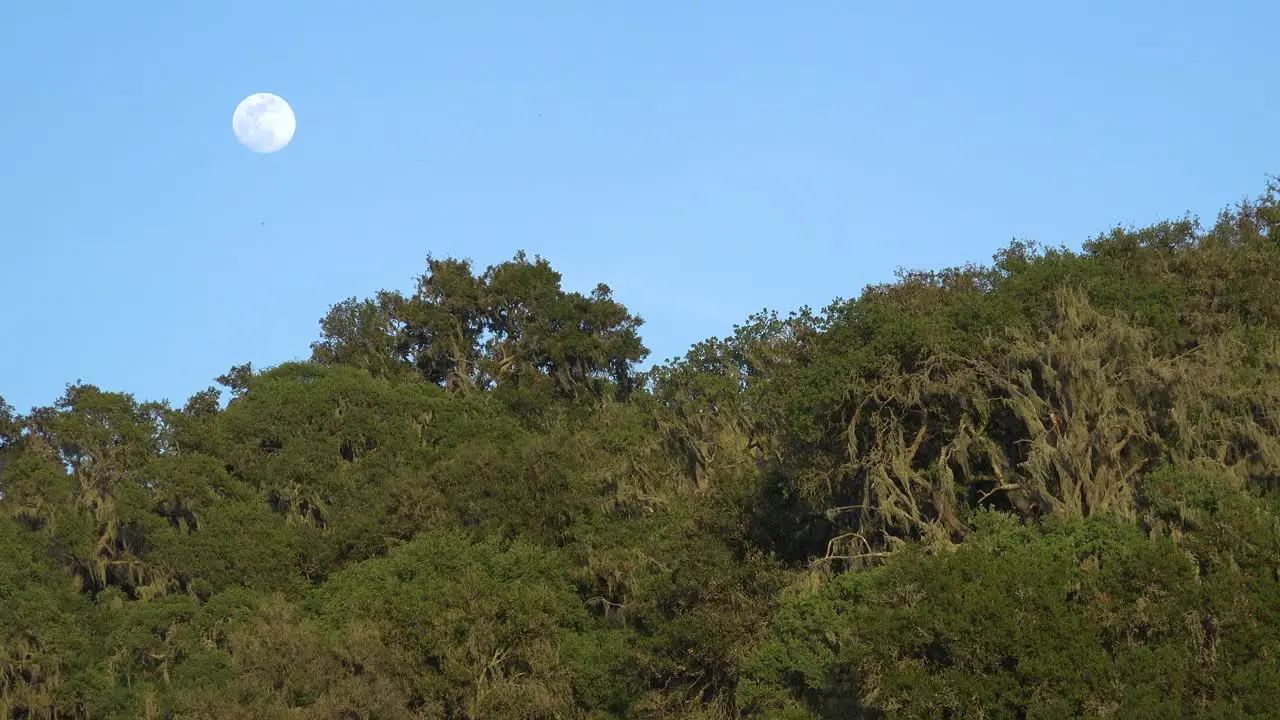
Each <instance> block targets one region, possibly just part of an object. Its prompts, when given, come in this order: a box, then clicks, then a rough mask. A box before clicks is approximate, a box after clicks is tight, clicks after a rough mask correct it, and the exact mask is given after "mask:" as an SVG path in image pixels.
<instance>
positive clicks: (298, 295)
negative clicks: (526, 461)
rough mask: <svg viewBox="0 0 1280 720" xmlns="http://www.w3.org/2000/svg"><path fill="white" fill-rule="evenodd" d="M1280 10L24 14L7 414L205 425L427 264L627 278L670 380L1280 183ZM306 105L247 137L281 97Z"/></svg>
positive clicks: (707, 6)
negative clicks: (810, 315) (239, 392)
mask: <svg viewBox="0 0 1280 720" xmlns="http://www.w3.org/2000/svg"><path fill="white" fill-rule="evenodd" d="M1276 27H1280V3H1275V2H1264V1H1262V0H1259V1H1257V2H1230V1H1228V0H1224V1H1222V2H1217V3H1209V2H1188V1H1181V0H1173V1H1166V2H1155V1H1154V0H1151V1H1149V2H1099V1H1093V0H1090V1H1077V2H1069V3H1066V2H1064V3H1035V2H1025V0H1022V1H1019V2H1013V1H1008V2H994V1H987V2H984V1H981V0H979V1H977V2H966V3H960V2H944V1H943V0H935V1H934V2H908V1H905V0H904V1H900V2H884V3H869V2H858V1H856V0H806V1H804V2H762V1H759V0H733V1H729V0H723V1H721V2H712V1H710V0H707V1H704V2H697V1H693V2H690V1H687V0H686V1H682V2H674V1H670V0H667V1H659V2H613V3H602V2H562V1H557V0H546V1H543V2H500V1H499V2H487V3H480V2H477V3H464V2H454V3H430V2H421V1H418V2H408V1H405V2H395V1H393V0H381V1H379V2H351V1H350V0H342V1H341V2H337V1H335V0H276V1H275V2H269V3H264V2H252V3H251V2H246V1H244V0H223V1H221V2H173V1H172V0H167V1H165V2H159V1H158V0H130V1H129V2H117V3H104V2H97V1H92V2H91V1H90V0H68V1H64V2H16V1H15V2H3V3H0V291H2V292H0V297H2V298H3V311H2V312H0V395H2V396H4V397H5V398H7V399H8V400H9V401H10V402H11V403H12V404H13V405H15V406H17V407H18V408H19V409H20V410H24V411H25V410H27V409H28V408H29V407H30V406H32V405H36V404H47V403H50V402H52V401H53V400H54V399H55V398H56V397H57V396H58V395H59V394H61V392H62V389H63V387H64V386H65V384H66V383H67V382H70V381H75V380H77V379H81V380H83V381H85V382H91V383H94V384H97V385H100V386H102V387H104V388H105V389H109V390H123V391H128V392H132V393H134V394H135V395H136V396H138V397H139V399H168V400H170V401H171V402H174V403H175V404H180V403H182V402H183V401H184V400H185V399H186V398H187V397H188V396H190V395H191V394H192V393H194V392H196V391H198V390H200V389H202V388H204V387H207V386H208V385H210V384H211V382H212V378H214V377H215V376H217V375H219V374H220V373H222V372H224V371H226V370H227V369H228V368H229V367H231V366H232V365H235V364H239V363H243V362H246V361H251V362H253V363H254V365H255V366H256V367H263V366H269V365H272V364H275V363H279V362H283V361H287V360H291V359H303V358H305V357H307V356H308V354H309V344H310V343H311V341H313V340H314V339H315V338H316V336H317V333H318V326H317V322H318V320H319V319H320V318H321V317H322V316H323V315H324V313H325V312H326V310H327V308H328V307H329V305H331V304H332V303H334V302H337V301H340V300H342V299H343V298H345V297H348V296H352V295H358V296H361V297H363V296H366V295H370V294H372V293H374V292H375V291H377V290H378V289H380V288H400V289H409V288H410V286H411V280H412V278H413V277H414V276H415V275H417V274H418V273H420V272H421V271H422V270H423V269H424V265H425V263H424V259H425V256H426V255H427V253H429V252H430V253H434V254H436V255H437V256H445V255H454V256H462V257H470V258H472V259H473V260H474V261H475V263H476V264H477V265H478V266H479V267H480V268H483V267H485V266H487V265H489V264H492V263H496V262H500V261H502V260H505V259H509V258H510V257H511V256H512V255H514V254H515V252H516V251H517V250H519V249H522V248H523V249H525V250H527V251H528V253H529V254H530V255H535V254H538V255H542V256H543V257H546V258H547V259H548V260H550V261H551V263H552V265H553V266H554V267H555V268H556V269H558V270H560V271H561V272H562V273H563V274H564V280H565V285H566V286H567V288H568V289H571V290H584V291H585V290H588V289H590V288H591V287H593V286H594V285H595V284H596V283H597V282H605V283H608V284H609V285H610V286H611V287H612V288H613V289H614V294H615V297H616V298H617V299H618V300H620V301H621V302H623V303H624V304H625V305H627V306H628V307H629V308H630V309H632V310H633V311H634V312H636V313H638V314H640V315H641V316H642V317H644V319H645V320H646V325H645V328H644V337H645V339H646V342H647V343H648V345H649V346H650V347H651V348H652V349H653V351H654V354H653V359H663V358H667V357H670V356H673V355H677V354H682V353H683V352H684V350H685V349H687V347H688V346H689V345H690V344H692V343H694V342H696V341H698V340H701V339H703V338H705V337H708V336H711V335H724V334H725V333H727V332H728V331H729V330H730V329H731V328H732V326H733V324H734V323H735V322H738V321H741V320H743V319H744V318H746V316H747V315H748V314H750V313H751V312H753V311H756V310H759V309H761V308H764V307H769V308H774V309H778V310H782V311H786V310H790V309H793V308H796V307H799V306H801V305H805V304H809V305H813V306H822V305H825V304H826V303H828V302H829V301H830V300H832V299H833V298H835V297H837V296H844V297H849V296H856V295H857V294H858V292H859V291H860V290H861V288H862V287H863V286H864V285H866V284H867V283H872V282H881V281H885V280H889V279H891V278H892V273H893V270H894V269H895V268H896V267H898V266H906V267H922V268H940V267H944V266H949V265H956V264H962V263H964V262H966V261H978V262H985V261H987V260H989V259H990V257H991V255H992V253H993V252H995V251H996V250H997V249H999V248H1000V247H1002V246H1004V245H1006V244H1007V243H1008V241H1009V240H1010V239H1011V238H1013V237H1020V238H1028V239H1036V240H1040V241H1043V242H1047V243H1051V244H1059V243H1064V244H1066V245H1068V246H1072V247H1078V246H1079V244H1080V243H1081V242H1082V241H1083V240H1085V239H1087V238H1088V237H1090V236H1092V235H1094V234H1096V233H1098V232H1101V231H1104V230H1106V229H1108V228H1109V227H1112V226H1114V225H1116V224H1139V225H1141V224H1147V223H1150V222H1153V221H1157V220H1160V219H1167V218H1173V217H1177V216H1180V215H1182V214H1183V213H1185V212H1188V211H1191V212H1193V213H1195V214H1199V215H1201V216H1202V217H1203V218H1205V219H1207V220H1211V219H1212V218H1213V216H1214V215H1215V214H1216V213H1217V211H1218V210H1219V209H1220V208H1221V207H1222V206H1224V205H1227V204H1230V203H1233V202H1235V201H1238V200H1239V199H1241V198H1243V197H1244V196H1246V195H1252V194H1255V193H1256V192H1258V191H1260V190H1261V189H1262V188H1263V187H1264V185H1265V182H1266V178H1267V176H1268V175H1269V174H1271V173H1276V172H1280V157H1277V149H1276V148H1277V146H1276V142H1275V139H1276V137H1277V129H1278V126H1277V124H1276V123H1277V118H1280V88H1277V87H1276V75H1275V66H1274V62H1275V57H1274V47H1275V35H1274V32H1275V28H1276ZM262 91H265V92H273V93H276V94H279V95H281V96H283V97H284V98H285V99H286V100H287V101H288V102H289V103H290V104H291V105H292V106H293V108H294V111H295V112H296V114H297V122H298V129H297V134H296V136H295V137H294V140H293V143H292V144H291V145H290V146H288V147H287V148H285V149H284V150H282V151H280V152H278V153H275V154H271V155H258V154H254V153H251V152H249V151H248V150H246V149H245V148H243V147H241V146H240V145H239V144H237V142H236V140H235V137H234V136H233V134H232V131H231V114H232V111H233V110H234V109H235V107H236V105H237V103H239V101H240V100H241V99H242V98H244V97H245V96H247V95H250V94H252V93H255V92H262Z"/></svg>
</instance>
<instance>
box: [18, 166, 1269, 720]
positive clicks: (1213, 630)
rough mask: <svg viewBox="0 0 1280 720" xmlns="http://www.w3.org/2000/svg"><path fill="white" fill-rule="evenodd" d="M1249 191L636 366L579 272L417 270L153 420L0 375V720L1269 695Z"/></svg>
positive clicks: (1265, 290)
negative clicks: (314, 337) (14, 391)
mask: <svg viewBox="0 0 1280 720" xmlns="http://www.w3.org/2000/svg"><path fill="white" fill-rule="evenodd" d="M1278 208H1280V187H1277V186H1276V185H1272V186H1270V187H1268V189H1267V191H1266V192H1265V193H1264V194H1263V195H1262V196H1261V197H1259V198H1257V199H1255V200H1251V201H1249V202H1245V203H1242V204H1240V205H1239V206H1237V207H1234V208H1231V209H1229V210H1228V211H1226V212H1224V213H1223V214H1222V215H1221V216H1220V217H1219V218H1218V219H1217V221H1216V223H1214V225H1213V226H1212V227H1210V228H1204V227H1202V226H1201V225H1200V224H1199V223H1198V222H1197V221H1195V220H1193V219H1184V220H1179V221H1175V222H1166V223H1160V224H1157V225H1155V226H1152V227H1149V228H1138V229H1134V228H1117V229H1114V230H1112V231H1110V232H1107V233H1104V234H1101V235H1099V236H1097V237H1096V238H1094V239H1092V240H1090V241H1089V242H1087V243H1085V244H1084V247H1083V248H1082V249H1081V251H1079V252H1076V251H1071V250H1067V249H1065V248H1048V247H1042V246H1038V245H1035V244H1032V243H1024V242H1014V243H1012V244H1011V245H1009V246H1008V247H1007V248H1005V249H1003V250H1001V251H1000V252H999V253H997V254H996V256H995V257H994V258H993V261H992V263H991V264H990V265H989V266H978V265H968V266H965V267H961V268H947V269H942V270H936V271H900V272H899V274H898V278H897V280H896V281H895V282H893V283H886V284H882V285H876V286H872V287H868V288H865V289H864V290H863V291H862V293H861V294H860V295H859V296H858V297H857V298H855V299H852V300H838V301H836V302H833V303H832V304H831V305H829V306H828V307H826V308H825V309H823V310H822V311H821V312H815V311H812V310H810V309H808V308H802V309H800V310H799V311H797V312H794V313H791V314H789V315H785V316H782V315H779V314H777V313H774V312H769V311H764V312H761V313H758V314H756V315H753V316H751V317H749V318H747V320H746V321H745V322H744V323H743V324H742V325H740V326H737V327H735V328H734V329H733V331H732V332H731V333H730V334H729V335H728V336H727V337H724V338H711V339H708V340H706V341H704V342H700V343H697V344H695V345H694V346H693V347H692V348H690V350H689V352H688V353H686V354H685V355H684V356H683V357H682V358H679V359H676V360H672V361H670V362H669V363H666V364H662V365H659V366H657V367H654V368H653V369H652V370H651V371H649V372H648V373H645V374H640V373H638V372H637V371H636V365H637V364H638V363H639V362H641V361H642V360H643V359H644V358H645V356H646V355H647V352H648V351H647V350H646V349H645V348H644V345H643V344H642V342H641V339H640V335H639V329H640V326H641V321H640V319H639V318H637V317H635V316H634V315H632V314H631V313H630V312H629V311H628V310H627V309H626V308H625V307H623V306H622V305H621V304H620V303H618V302H617V301H616V300H614V298H613V297H612V294H611V292H610V290H609V288H608V287H607V286H605V285H599V286H597V287H596V288H595V289H594V290H593V291H591V292H589V293H585V294H584V293H578V292H569V291H566V290H565V289H564V288H563V287H562V285H561V277H560V274H559V273H558V272H556V271H555V270H554V269H552V267H551V265H550V264H549V263H548V262H547V261H545V260H543V259H541V258H534V259H533V260H530V259H529V258H528V257H526V256H525V255H524V254H523V253H519V254H517V255H516V256H515V257H514V258H513V259H512V260H510V261H507V262H504V263H500V264H498V265H495V266H492V267H489V268H486V269H485V270H484V271H482V272H480V271H477V270H476V269H474V268H473V267H472V265H471V263H470V262H469V261H466V260H459V259H455V258H446V259H438V258H431V257H429V258H428V259H427V267H426V271H425V272H424V273H423V274H422V275H420V276H419V277H418V278H417V279H416V282H415V285H414V287H413V289H412V292H410V293H400V292H394V291H381V292H378V293H376V294H375V295H374V296H372V297H371V298H369V299H365V300H359V299H356V298H351V299H348V300H346V301H343V302H341V303H338V304H337V305H335V306H333V307H332V308H331V309H330V311H329V313H328V314H327V315H326V316H325V317H324V319H323V320H322V321H321V323H320V329H321V336H320V339H319V340H318V341H317V342H316V343H315V344H314V345H313V346H312V358H311V360H310V361H308V362H291V363H285V364H282V365H279V366H277V367H273V368H269V369H266V370H258V369H255V368H254V367H253V366H252V365H251V364H249V363H245V364H242V365H237V366H235V367H233V368H231V369H230V370H229V371H228V372H227V373H225V374H223V375H222V376H220V377H218V378H216V380H215V382H216V383H217V384H218V386H220V387H221V389H219V388H218V387H211V388H209V389H206V390H204V391H201V392H199V393H196V394H195V395H194V396H192V397H191V398H190V399H189V400H187V401H186V403H184V404H183V405H182V407H181V408H174V407H170V406H168V405H166V404H163V403H151V402H139V401H138V400H136V399H135V398H133V397H132V396H130V395H128V394H124V393H114V392H106V391H104V390H101V389H99V388H97V387H94V386H91V385H84V384H76V385H71V386H68V388H67V391H66V393H65V394H64V395H63V396H62V397H61V398H59V399H58V400H57V401H56V402H55V403H54V404H53V405H51V406H49V407H42V408H35V409H33V410H31V411H30V412H28V413H19V412H18V411H17V410H15V409H14V408H12V407H10V406H9V405H7V404H6V403H4V401H3V400H2V399H0V720H8V719H9V718H50V719H52V718H145V719H149V720H159V719H161V718H209V719H211V720H212V719H218V720H222V719H225V718H231V719H233V720H234V719H237V718H243V719H245V720H250V719H253V720H256V719H259V718H342V719H352V718H394V719H397V720H399V719H405V720H409V719H419V718H432V719H435V718H452V719H454V720H481V719H482V718H483V719H484V720H504V719H507V718H510V719H512V720H516V719H520V720H533V719H535V718H581V719H583V720H587V719H592V720H621V719H623V718H637V719H643V720H665V719H668V718H670V719H675V718H681V719H687V718H701V719H704V720H728V719H729V718H740V717H762V718H784V719H786V718H789V719H792V720H801V719H805V720H815V719H817V718H859V717H862V718H885V717H894V718H896V717H903V718H912V717H921V718H924V717H949V718H970V717H972V718H1005V717H1008V718H1024V717H1025V718H1037V717H1051V718H1059V717H1063V718H1065V717H1117V718H1119V717H1137V718H1143V717H1152V718H1169V717H1221V718H1246V717H1249V718H1253V717H1271V716H1275V715H1276V711H1275V710H1274V709H1273V704H1272V702H1271V699H1272V698H1275V697H1278V696H1280V665H1278V664H1277V657H1278V656H1280V600H1277V598H1280V587H1278V585H1280V573H1278V572H1277V570H1276V568H1277V567H1278V566H1280V494H1278V493H1277V492H1276V491H1277V490H1278V489H1280V480H1278V478H1280V382H1277V378H1278V377H1280V375H1278V373H1280V269H1277V268H1280V245H1277V243H1276V242H1275V237H1276V235H1275V232H1276V226H1277V223H1280V209H1278ZM224 391H225V392H226V394H227V395H229V401H228V402H227V404H226V405H225V406H223V403H222V398H223V393H224Z"/></svg>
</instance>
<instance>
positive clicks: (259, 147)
mask: <svg viewBox="0 0 1280 720" xmlns="http://www.w3.org/2000/svg"><path fill="white" fill-rule="evenodd" d="M297 127H298V123H297V120H296V119H295V118H294V116H293V108H291V107H289V103H287V102H285V101H284V98H282V97H280V96H278V95H272V94H271V93H257V94H254V95H250V96H249V97H247V98H245V99H244V100H241V101H240V104H239V105H237V106H236V111H235V113H234V114H233V115H232V116H231V130H232V131H233V132H234V133H235V134H236V139H237V140H239V141H240V144H241V145H244V146H245V147H247V148H249V149H250V150H252V151H254V152H257V153H273V152H276V151H277V150H281V149H283V148H284V146H286V145H288V144H289V141H291V140H293V133H294V131H295V130H296V129H297Z"/></svg>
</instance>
